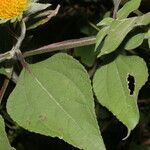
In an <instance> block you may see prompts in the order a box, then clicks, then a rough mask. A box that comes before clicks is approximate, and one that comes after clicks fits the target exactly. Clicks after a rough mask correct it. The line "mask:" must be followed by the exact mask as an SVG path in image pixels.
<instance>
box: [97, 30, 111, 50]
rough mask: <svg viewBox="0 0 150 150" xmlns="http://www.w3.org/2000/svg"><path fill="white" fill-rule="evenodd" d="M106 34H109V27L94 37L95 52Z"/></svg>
mask: <svg viewBox="0 0 150 150" xmlns="http://www.w3.org/2000/svg"><path fill="white" fill-rule="evenodd" d="M108 32H109V27H104V28H102V29H101V30H100V31H99V32H98V34H97V36H96V45H95V51H97V50H98V48H99V45H100V44H101V42H102V41H103V39H104V38H105V36H106V35H107V33H108Z"/></svg>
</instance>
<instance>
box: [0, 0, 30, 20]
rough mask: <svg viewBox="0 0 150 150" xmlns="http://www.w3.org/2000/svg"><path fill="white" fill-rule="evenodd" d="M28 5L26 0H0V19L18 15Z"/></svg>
mask: <svg viewBox="0 0 150 150" xmlns="http://www.w3.org/2000/svg"><path fill="white" fill-rule="evenodd" d="M27 6H28V0H0V19H9V20H11V19H13V18H16V17H19V16H20V15H21V14H22V13H23V12H24V11H25V10H26V9H27Z"/></svg>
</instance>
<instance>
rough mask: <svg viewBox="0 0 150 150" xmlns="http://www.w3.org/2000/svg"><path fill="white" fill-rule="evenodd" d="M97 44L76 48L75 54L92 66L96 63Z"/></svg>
mask: <svg viewBox="0 0 150 150" xmlns="http://www.w3.org/2000/svg"><path fill="white" fill-rule="evenodd" d="M94 49H95V45H88V46H83V47H78V48H75V56H77V57H81V61H82V62H83V63H84V64H85V65H87V66H89V67H91V66H92V65H93V64H94V61H95V59H96V55H95V52H94Z"/></svg>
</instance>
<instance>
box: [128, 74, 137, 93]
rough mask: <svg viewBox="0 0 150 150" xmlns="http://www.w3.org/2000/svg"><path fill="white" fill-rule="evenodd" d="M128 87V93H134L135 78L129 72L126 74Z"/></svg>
mask: <svg viewBox="0 0 150 150" xmlns="http://www.w3.org/2000/svg"><path fill="white" fill-rule="evenodd" d="M127 80H128V88H129V90H130V95H133V94H134V89H135V79H134V77H133V76H131V75H130V74H129V75H128V78H127Z"/></svg>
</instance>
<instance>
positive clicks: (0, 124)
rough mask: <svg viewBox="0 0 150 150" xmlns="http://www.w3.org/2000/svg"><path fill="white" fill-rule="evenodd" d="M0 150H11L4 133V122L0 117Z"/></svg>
mask: <svg viewBox="0 0 150 150" xmlns="http://www.w3.org/2000/svg"><path fill="white" fill-rule="evenodd" d="M0 150H13V148H12V147H11V146H10V144H9V141H8V138H7V135H6V132H5V125H4V120H3V119H2V117H1V116H0Z"/></svg>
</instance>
